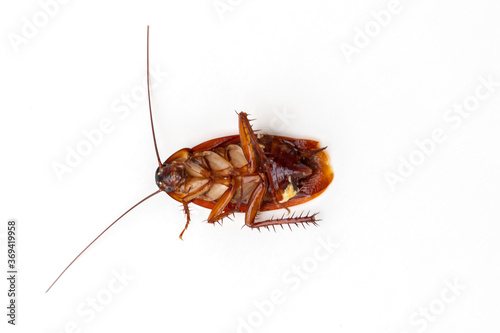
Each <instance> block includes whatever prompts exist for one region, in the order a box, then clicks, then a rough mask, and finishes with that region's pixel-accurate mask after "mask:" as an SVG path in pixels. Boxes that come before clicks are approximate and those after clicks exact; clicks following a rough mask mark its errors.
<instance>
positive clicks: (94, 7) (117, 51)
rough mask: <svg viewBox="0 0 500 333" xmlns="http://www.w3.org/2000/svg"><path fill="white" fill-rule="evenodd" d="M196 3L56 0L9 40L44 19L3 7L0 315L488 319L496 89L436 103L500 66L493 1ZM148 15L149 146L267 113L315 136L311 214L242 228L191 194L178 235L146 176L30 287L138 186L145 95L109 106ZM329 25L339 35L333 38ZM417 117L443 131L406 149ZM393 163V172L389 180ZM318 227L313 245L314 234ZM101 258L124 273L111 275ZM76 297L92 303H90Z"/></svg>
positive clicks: (175, 207) (499, 181) (344, 322)
mask: <svg viewBox="0 0 500 333" xmlns="http://www.w3.org/2000/svg"><path fill="white" fill-rule="evenodd" d="M46 1H47V0H45V2H46ZM45 2H44V1H43V0H42V3H45ZM214 4H217V2H213V1H212V0H205V1H194V2H192V1H190V2H189V3H188V2H183V1H107V2H102V1H69V2H68V3H67V4H60V5H59V8H58V9H57V10H56V9H54V7H52V9H51V10H52V11H53V13H52V14H53V15H52V16H53V17H50V18H49V19H48V21H47V22H46V24H45V26H43V27H40V28H39V29H38V32H37V33H36V34H34V35H33V36H29V38H26V40H25V42H26V43H24V44H21V45H18V46H17V47H14V46H13V44H12V43H11V41H10V40H9V38H10V39H12V38H13V37H12V36H13V35H14V34H15V35H18V36H22V33H23V26H24V25H26V21H25V20H23V18H26V20H27V21H30V22H33V20H34V18H33V16H35V17H36V18H38V19H43V14H40V12H42V8H41V5H40V3H39V2H37V1H23V2H16V3H10V4H9V5H8V7H7V5H5V4H4V5H2V7H3V8H1V10H0V22H2V24H1V29H2V31H1V32H2V33H1V35H2V42H1V43H0V47H1V52H2V61H1V62H0V68H1V73H2V74H1V80H0V84H1V92H2V97H1V99H0V101H1V102H0V103H2V105H1V120H0V126H1V127H0V136H1V137H0V142H1V145H0V147H1V156H2V163H1V166H0V168H1V172H0V177H1V183H0V184H1V192H0V195H1V207H2V209H1V212H0V220H1V221H2V230H1V233H2V234H1V235H2V239H1V241H2V247H1V248H2V250H1V252H2V254H1V256H0V257H1V258H2V262H5V261H6V259H5V258H6V254H5V248H6V246H5V224H6V221H7V220H8V219H9V218H16V219H17V220H18V222H19V241H18V251H19V271H20V276H19V284H18V289H19V296H18V305H19V308H18V326H17V327H15V328H12V327H10V325H7V324H6V323H5V322H6V316H5V314H4V313H5V312H6V309H5V307H4V305H3V304H6V302H7V297H6V290H7V286H6V285H5V282H6V281H5V279H2V281H3V283H2V284H1V288H2V289H1V292H0V295H2V296H1V301H0V304H2V308H3V309H4V310H2V311H1V312H2V315H1V317H0V318H2V319H1V321H2V323H1V325H2V327H5V326H8V327H9V332H35V331H36V332H47V333H49V332H109V331H111V330H112V331H115V332H121V331H139V330H140V331H155V332H158V331H169V332H170V331H175V332H195V331H204V332H238V331H239V332H304V331H306V330H307V331H314V332H367V331H370V332H384V333H385V332H394V333H400V332H423V331H426V332H471V331H482V332H486V331H489V332H493V331H498V330H499V328H500V322H499V320H498V313H499V310H500V305H499V297H500V287H499V283H498V281H499V278H500V265H499V260H500V251H499V250H500V248H499V247H500V245H499V244H500V242H499V241H498V240H499V237H500V227H499V223H500V220H499V218H500V209H499V204H498V202H499V201H498V199H499V190H498V189H499V187H500V175H499V169H500V158H499V148H498V145H499V144H500V134H499V128H500V114H499V112H498V109H499V107H500V87H499V86H496V87H493V88H492V90H493V92H491V93H490V94H489V96H488V97H487V98H484V99H483V100H481V101H479V104H478V106H477V107H476V108H475V110H474V111H473V112H471V113H470V114H469V116H468V117H467V118H460V119H461V123H460V124H458V120H454V121H450V118H448V121H447V120H446V118H445V116H446V115H447V114H448V112H449V111H448V110H450V109H452V108H453V105H454V104H457V105H460V104H462V103H463V102H464V101H465V100H467V101H469V102H473V101H474V98H475V97H474V96H475V95H474V94H475V92H476V89H479V91H480V92H482V93H483V94H484V93H486V92H487V90H486V89H485V88H484V87H483V88H477V87H478V86H480V85H481V82H480V80H481V79H480V78H481V77H482V78H485V79H487V78H488V77H491V79H492V80H493V81H495V82H500V35H499V34H498V32H499V31H500V20H499V19H498V13H499V9H500V8H499V7H500V6H499V5H498V2H496V1H491V0H490V1H486V0H483V1H440V2H439V3H436V1H430V0H421V1H416V0H411V1H410V0H408V1H403V0H401V2H400V3H399V5H398V6H396V8H397V9H396V10H395V11H394V13H393V14H391V17H390V18H388V17H387V16H384V15H383V13H388V8H393V7H391V5H390V1H367V0H364V1H356V2H352V1H335V2H333V1H308V2H305V1H304V2H301V3H299V2H298V1H294V2H292V1H243V0H242V1H236V0H232V1H229V0H221V2H220V3H219V4H222V5H220V6H223V5H224V4H226V6H229V7H226V11H224V9H223V8H222V7H221V8H219V10H217V9H216V7H215V6H214ZM42 13H43V12H42ZM373 13H378V16H379V20H380V17H382V19H383V21H382V23H383V25H381V24H380V23H377V21H376V20H375V16H377V14H375V15H374V14H373ZM40 15H42V16H40ZM42 21H43V20H42ZM42 21H40V22H41V23H40V22H38V24H44V22H42ZM148 24H149V25H150V26H151V42H150V43H151V67H152V69H153V68H156V67H159V68H160V70H161V71H162V72H165V73H168V75H166V76H164V77H163V78H162V82H161V83H160V84H159V85H158V87H157V88H156V89H154V90H153V94H152V95H153V110H154V116H155V121H156V131H157V137H158V140H159V150H160V154H161V157H162V159H166V158H167V157H168V156H169V155H170V154H171V153H173V152H174V151H176V150H177V149H180V148H183V147H192V146H194V145H196V144H198V143H200V142H203V141H205V140H208V139H211V138H214V137H218V136H223V135H229V134H235V133H237V117H236V115H235V113H234V110H238V111H246V112H248V113H251V114H252V116H253V117H254V118H255V119H256V121H255V122H254V127H255V128H262V129H264V130H265V131H266V132H273V133H275V134H281V135H289V136H294V137H303V138H313V139H318V140H320V141H321V143H322V144H323V145H327V146H328V152H329V154H330V157H331V162H332V165H333V168H334V170H335V175H336V178H335V180H334V181H333V183H332V185H331V186H330V187H329V188H328V190H327V191H326V192H325V193H324V194H323V195H322V196H321V197H319V198H318V199H316V200H313V201H311V202H310V203H308V204H306V205H303V206H301V207H297V209H296V210H297V211H302V210H305V211H308V210H311V211H313V212H320V215H319V216H320V217H321V219H322V222H321V223H320V226H319V227H318V228H315V227H308V228H306V229H305V230H304V229H302V228H300V229H299V228H294V230H293V231H292V232H290V231H289V230H281V229H280V230H278V231H277V232H276V233H274V232H267V231H265V230H264V231H263V232H262V233H259V232H257V231H252V230H250V229H248V228H243V229H241V226H242V225H243V219H242V216H241V215H238V216H237V217H236V219H235V221H234V222H231V221H226V222H225V223H224V226H223V227H220V226H215V227H212V226H210V225H208V224H207V223H205V222H203V221H204V220H205V219H206V217H207V216H208V210H206V209H203V208H199V207H192V217H193V222H192V224H191V226H190V227H189V229H188V230H187V232H186V234H185V237H184V241H180V240H179V239H178V234H179V233H180V231H181V230H182V228H183V226H184V216H183V214H182V212H181V211H180V207H179V204H178V203H177V202H174V201H173V200H171V199H170V198H169V197H167V196H166V195H165V194H160V195H158V196H156V197H154V198H153V199H151V200H150V201H148V202H147V203H144V204H143V205H142V206H140V208H137V209H136V210H134V211H133V212H132V213H130V214H129V215H128V216H127V217H126V218H124V219H123V220H122V221H121V222H120V223H119V224H117V225H116V226H115V227H113V228H112V229H111V230H110V231H109V233H107V234H106V235H105V236H104V237H103V238H101V239H100V240H99V241H98V242H97V243H96V244H95V245H94V246H93V247H92V248H91V249H90V250H89V251H87V253H85V255H84V256H82V258H81V259H80V260H79V261H77V262H76V263H75V265H74V266H73V267H71V269H70V270H68V272H67V274H66V275H65V276H64V277H63V278H62V279H61V280H60V282H59V283H58V284H57V285H56V286H55V287H54V288H53V289H52V290H51V291H50V292H49V293H48V294H45V293H44V292H45V290H46V288H47V287H48V286H49V285H50V284H51V283H52V281H53V280H54V278H55V277H56V276H57V275H58V274H59V273H60V271H61V270H62V269H63V268H64V267H65V266H66V265H67V263H69V261H71V259H72V258H73V257H74V256H75V255H76V254H77V253H78V252H79V251H80V250H81V249H82V248H83V247H85V245H86V244H87V243H88V242H89V241H90V240H92V239H93V237H95V236H96V235H97V234H98V233H99V232H100V231H101V230H102V229H104V228H105V227H106V226H107V225H108V224H109V223H111V222H112V221H113V220H114V219H115V218H116V217H117V216H119V215H120V214H121V213H122V212H123V211H125V210H126V209H127V208H128V207H130V206H131V205H132V204H134V203H135V202H137V201H138V200H139V199H141V198H142V197H144V196H146V195H147V194H149V193H152V192H153V191H154V190H155V188H156V186H155V184H154V171H155V169H156V160H155V156H154V151H153V146H152V140H151V133H150V127H149V118H148V113H147V110H148V109H147V103H146V102H145V100H141V101H140V102H139V103H138V104H137V106H135V107H134V108H132V109H130V114H129V115H128V116H127V117H125V118H124V119H121V118H120V117H119V115H120V114H118V113H116V112H114V111H115V108H114V107H113V105H115V107H116V106H117V105H121V106H123V103H122V102H121V101H120V100H121V98H122V95H124V94H131V92H132V91H133V90H134V89H139V88H138V87H140V85H141V81H142V80H143V78H144V76H145V74H146V62H145V60H146V25H148ZM365 28H368V29H372V30H370V34H371V35H372V36H371V37H370V36H368V37H363V36H362V35H361V33H360V32H359V31H362V30H364V29H365ZM24 29H25V30H26V28H24ZM25 33H26V31H25ZM347 44H349V45H351V47H357V53H354V54H351V56H346V54H345V53H344V52H343V51H342V47H344V49H345V48H346V45H347ZM114 103H118V104H114ZM120 103H122V104H120ZM283 114H289V116H288V118H286V117H285V118H283V117H281V118H280V117H278V115H283ZM448 116H450V117H451V116H452V114H448ZM454 116H456V115H454ZM103 119H110V120H111V121H112V122H113V126H114V127H113V130H112V131H111V133H107V134H105V135H104V137H103V138H102V141H101V142H99V144H98V145H95V146H93V147H92V151H91V153H90V154H88V156H85V157H83V159H82V161H81V163H80V164H79V165H78V166H76V167H74V168H71V170H72V172H71V173H69V172H68V173H65V174H64V175H63V176H62V179H61V180H59V179H58V177H57V176H56V173H55V172H54V169H53V164H54V163H55V162H59V163H65V159H66V157H67V149H68V147H70V148H72V149H76V147H77V146H78V145H79V144H82V142H83V141H85V136H84V134H83V131H91V130H93V129H95V128H97V127H98V125H99V123H100V122H101V121H102V120H103ZM454 119H457V118H454ZM453 125H455V127H454V126H453ZM436 128H438V129H440V130H442V131H444V135H445V137H446V139H445V140H444V142H441V143H437V144H432V145H431V144H428V145H427V146H426V147H427V153H428V154H427V155H423V154H424V152H422V148H419V147H418V146H417V144H416V143H415V141H416V140H417V141H419V142H428V140H429V139H431V138H432V132H433V130H434V129H436ZM426 140H427V141H426ZM432 146H435V147H434V148H432ZM424 150H425V149H424ZM422 157H423V159H422ZM410 158H412V159H413V161H414V162H415V161H416V162H418V163H417V164H420V165H417V166H416V167H414V170H413V171H409V170H408V166H407V167H406V168H407V169H404V167H402V166H401V163H402V162H401V159H404V160H406V161H408V160H409V159H410ZM419 158H420V159H419ZM408 163H409V162H408ZM398 169H401V170H399V171H400V172H403V173H404V172H406V174H403V175H399V177H401V178H400V179H399V180H402V181H399V182H397V183H396V184H395V185H394V186H393V187H391V185H390V183H389V182H388V180H387V177H388V175H392V176H395V175H398V172H399V171H398ZM280 214H281V213H280ZM328 242H332V243H335V244H336V245H337V247H336V248H335V249H334V250H333V251H331V253H330V252H327V251H326V250H325V249H324V248H322V247H321V244H324V243H328ZM1 266H2V267H5V266H4V263H2V265H1ZM294 267H295V268H294ZM297 267H299V269H300V270H301V271H303V272H306V273H294V271H292V270H293V269H295V270H296V269H297ZM114 271H115V272H122V271H125V272H126V274H127V275H129V276H131V277H132V278H131V280H130V281H128V282H127V285H126V286H124V287H123V288H121V287H120V284H119V283H115V280H113V279H114V275H113V272H114ZM297 274H299V275H297ZM110 283H111V286H112V287H114V288H115V289H116V288H118V287H120V288H121V289H122V290H120V291H119V292H115V293H112V292H111V291H109V285H110ZM450 284H455V285H458V287H455V289H453V290H452V289H450V287H449V286H450ZM115 289H113V290H115ZM280 292H281V297H280V298H279V300H278V302H277V303H279V304H272V305H270V302H271V294H276V293H278V294H279V293H280ZM92 298H96V299H97V302H98V303H99V302H100V303H105V304H98V305H99V306H102V308H101V307H99V310H100V311H97V310H91V309H92V308H91V307H90V306H89V305H88V302H89V300H91V299H92ZM256 304H260V310H259V306H258V305H256ZM79 309H80V310H84V315H82V313H80V312H78V311H79ZM425 311H427V313H428V314H427V315H424V314H423V313H424V312H425ZM91 313H92V314H93V315H91ZM243 322H244V324H242V323H243ZM2 331H3V328H2Z"/></svg>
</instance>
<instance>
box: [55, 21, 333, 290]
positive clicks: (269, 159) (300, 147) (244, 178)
mask: <svg viewBox="0 0 500 333" xmlns="http://www.w3.org/2000/svg"><path fill="white" fill-rule="evenodd" d="M149 82H150V78H149V26H148V29H147V88H148V89H147V90H148V102H149V117H150V121H151V130H152V136H153V143H154V147H155V152H156V157H157V160H158V168H157V169H156V173H155V181H156V185H157V186H158V190H157V191H155V192H153V193H151V194H150V195H148V196H146V197H145V198H143V199H142V200H140V201H139V202H138V203H136V204H135V205H133V206H132V207H130V208H129V209H128V210H127V211H126V212H125V213H123V214H122V215H121V216H120V217H118V218H117V219H116V220H115V221H114V222H113V223H111V224H110V225H109V226H108V227H107V228H106V229H104V230H103V231H102V232H101V233H100V234H99V235H98V236H97V237H96V238H95V239H94V240H93V241H92V242H90V243H89V244H88V245H87V246H86V247H85V248H84V249H83V250H82V251H81V252H80V253H79V254H78V255H77V256H76V257H75V258H74V259H73V260H72V261H71V262H70V263H69V265H68V266H67V267H66V268H65V269H64V270H63V271H62V272H61V274H60V275H59V276H58V277H57V279H56V280H55V281H54V282H53V283H52V284H51V285H50V287H49V288H48V289H47V291H46V292H48V291H49V290H50V289H51V288H52V286H54V284H55V283H56V282H57V281H58V280H59V278H60V277H61V276H62V275H63V274H64V273H65V272H66V270H67V269H68V268H69V267H70V266H71V265H72V264H73V263H74V262H75V261H76V260H77V259H78V258H79V257H80V256H81V255H82V254H83V253H84V252H85V251H86V250H87V249H88V248H89V247H90V246H91V245H92V244H93V243H94V242H95V241H96V240H97V239H99V238H100V237H101V236H102V235H103V234H104V233H105V232H106V231H107V230H108V229H109V228H111V227H112V226H113V225H114V224H115V223H116V222H118V221H119V220H120V219H121V218H122V217H123V216H125V215H126V214H128V213H129V212H130V211H131V210H132V209H134V208H135V207H137V206H138V205H140V204H141V203H143V202H144V201H146V200H148V199H149V198H151V197H153V196H155V195H156V194H158V193H160V192H166V193H167V194H168V195H169V196H170V197H172V198H173V199H174V200H176V201H178V202H180V203H181V204H182V207H183V210H184V213H185V214H186V224H185V226H184V229H183V230H182V232H181V234H180V235H179V238H180V239H182V236H183V235H184V232H185V231H186V229H187V227H188V226H189V223H190V222H191V216H190V212H189V206H188V205H189V204H190V203H194V204H196V205H199V206H202V207H205V208H208V209H210V210H211V211H210V214H209V216H208V218H207V222H208V223H211V224H214V225H215V223H220V224H221V223H222V220H223V219H224V218H226V217H229V216H231V215H234V214H235V213H245V224H244V226H247V227H250V228H252V229H258V230H259V231H260V228H262V227H265V228H266V229H269V227H273V228H275V227H276V226H281V227H282V228H283V226H285V225H288V227H290V229H291V225H292V224H294V225H296V226H299V225H302V226H304V227H305V225H306V224H313V225H317V222H318V221H319V220H318V219H317V218H316V215H317V214H318V213H314V214H310V213H307V214H305V215H303V214H302V213H301V214H300V215H298V216H295V215H294V213H292V214H291V215H290V209H289V207H292V206H295V205H299V204H302V203H304V202H307V201H309V200H311V199H313V198H315V197H317V196H318V195H320V194H321V193H322V192H323V191H324V190H325V189H326V188H327V187H328V185H329V184H330V183H331V182H332V180H333V171H332V169H331V167H330V165H329V163H328V155H327V154H326V152H325V148H326V147H323V148H322V147H320V146H319V144H318V142H317V141H313V140H307V139H295V138H290V137H283V136H274V135H269V134H260V133H259V134H256V133H255V131H254V130H253V128H252V126H251V124H250V120H249V119H248V115H247V114H246V113H245V112H236V113H237V115H238V126H239V134H237V135H231V136H225V137H221V138H216V139H212V140H209V141H206V142H203V143H201V144H199V145H197V146H195V147H193V148H183V149H181V150H179V151H177V152H175V153H174V154H173V155H172V156H170V157H169V158H168V159H167V160H165V162H163V163H162V162H161V159H160V154H159V153H158V147H157V144H156V135H155V130H154V125H153V112H152V108H151V92H150V85H149ZM281 208H283V209H286V210H287V212H288V214H289V216H285V214H283V216H281V217H280V218H271V219H267V220H263V221H256V217H257V214H258V213H259V212H261V211H270V210H276V209H281Z"/></svg>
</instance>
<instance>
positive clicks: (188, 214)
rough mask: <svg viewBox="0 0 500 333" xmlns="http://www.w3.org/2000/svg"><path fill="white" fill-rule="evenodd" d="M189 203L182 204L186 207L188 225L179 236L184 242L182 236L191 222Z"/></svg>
mask: <svg viewBox="0 0 500 333" xmlns="http://www.w3.org/2000/svg"><path fill="white" fill-rule="evenodd" d="M188 204H189V203H188V202H184V201H183V202H182V206H184V213H186V225H185V226H184V229H183V230H182V232H181V234H180V235H179V238H180V239H181V240H182V235H184V231H186V229H187V227H188V225H189V222H191V214H190V213H189V207H188Z"/></svg>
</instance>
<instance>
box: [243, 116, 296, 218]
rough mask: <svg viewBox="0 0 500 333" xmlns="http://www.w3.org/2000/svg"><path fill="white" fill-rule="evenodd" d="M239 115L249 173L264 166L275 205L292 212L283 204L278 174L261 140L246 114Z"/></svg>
mask: <svg viewBox="0 0 500 333" xmlns="http://www.w3.org/2000/svg"><path fill="white" fill-rule="evenodd" d="M238 115H239V131H240V141H241V148H242V149H243V154H244V155H245V158H246V159H247V161H248V173H254V172H256V171H257V165H262V166H263V169H264V171H265V173H266V175H267V179H268V181H269V188H270V190H271V193H272V196H273V198H272V199H273V201H274V203H275V204H277V205H279V206H281V207H282V208H285V209H286V210H287V211H288V212H290V210H289V209H288V207H286V206H285V205H283V204H282V203H281V200H282V199H283V195H282V193H281V192H280V191H279V184H278V181H277V177H276V172H273V170H272V168H271V163H272V161H269V160H268V159H267V158H266V155H265V154H264V151H263V150H262V147H261V146H260V144H259V140H258V139H257V136H256V135H255V132H254V130H253V129H252V126H251V125H250V121H249V120H248V115H247V114H246V113H245V112H240V113H239V114H238Z"/></svg>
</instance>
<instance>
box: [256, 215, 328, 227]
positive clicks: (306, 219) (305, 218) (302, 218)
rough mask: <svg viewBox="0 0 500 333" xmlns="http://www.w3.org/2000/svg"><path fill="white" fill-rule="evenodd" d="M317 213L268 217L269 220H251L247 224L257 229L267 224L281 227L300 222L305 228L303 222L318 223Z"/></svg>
mask: <svg viewBox="0 0 500 333" xmlns="http://www.w3.org/2000/svg"><path fill="white" fill-rule="evenodd" d="M317 214H318V213H314V214H312V215H309V214H307V215H306V216H302V214H301V215H300V216H297V217H288V218H283V217H282V218H279V219H269V220H265V221H259V222H253V223H251V224H250V225H248V224H247V225H248V226H249V227H251V228H253V229H255V228H257V229H259V228H261V227H269V226H273V227H274V226H275V225H281V227H283V225H285V224H288V226H289V227H290V225H291V224H295V225H296V226H298V225H299V224H302V226H303V227H304V228H305V224H309V223H311V224H313V225H316V226H317V225H318V223H317V222H318V221H319V220H318V219H316V215H317Z"/></svg>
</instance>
